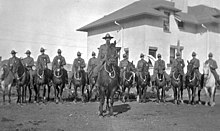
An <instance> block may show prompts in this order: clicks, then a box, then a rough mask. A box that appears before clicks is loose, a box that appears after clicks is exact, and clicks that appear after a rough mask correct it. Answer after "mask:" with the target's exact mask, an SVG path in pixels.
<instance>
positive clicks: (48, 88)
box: [47, 84, 50, 101]
mask: <svg viewBox="0 0 220 131" xmlns="http://www.w3.org/2000/svg"><path fill="white" fill-rule="evenodd" d="M47 90H48V94H47V101H50V85H49V84H47Z"/></svg>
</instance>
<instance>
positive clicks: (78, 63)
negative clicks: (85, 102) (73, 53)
mask: <svg viewBox="0 0 220 131" xmlns="http://www.w3.org/2000/svg"><path fill="white" fill-rule="evenodd" d="M77 57H78V58H76V59H74V61H73V67H72V73H73V75H76V72H77V70H79V69H80V70H84V68H85V67H86V64H85V61H84V59H83V58H81V53H80V52H79V51H78V52H77Z"/></svg>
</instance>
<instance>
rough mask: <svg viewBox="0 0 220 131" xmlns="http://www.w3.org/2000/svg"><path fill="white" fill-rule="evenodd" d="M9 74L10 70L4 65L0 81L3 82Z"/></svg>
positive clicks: (0, 71)
mask: <svg viewBox="0 0 220 131" xmlns="http://www.w3.org/2000/svg"><path fill="white" fill-rule="evenodd" d="M8 72H9V68H8V66H7V65H3V66H2V67H1V68H0V80H3V79H4V78H5V76H6V75H7V74H8Z"/></svg>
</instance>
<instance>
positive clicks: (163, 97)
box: [161, 86, 166, 103]
mask: <svg viewBox="0 0 220 131" xmlns="http://www.w3.org/2000/svg"><path fill="white" fill-rule="evenodd" d="M161 98H162V102H163V103H165V102H166V100H165V86H164V87H162V94H161Z"/></svg>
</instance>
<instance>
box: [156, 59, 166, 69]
mask: <svg viewBox="0 0 220 131" xmlns="http://www.w3.org/2000/svg"><path fill="white" fill-rule="evenodd" d="M165 68H166V67H165V62H164V60H157V61H156V62H155V65H154V71H159V70H165Z"/></svg>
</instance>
